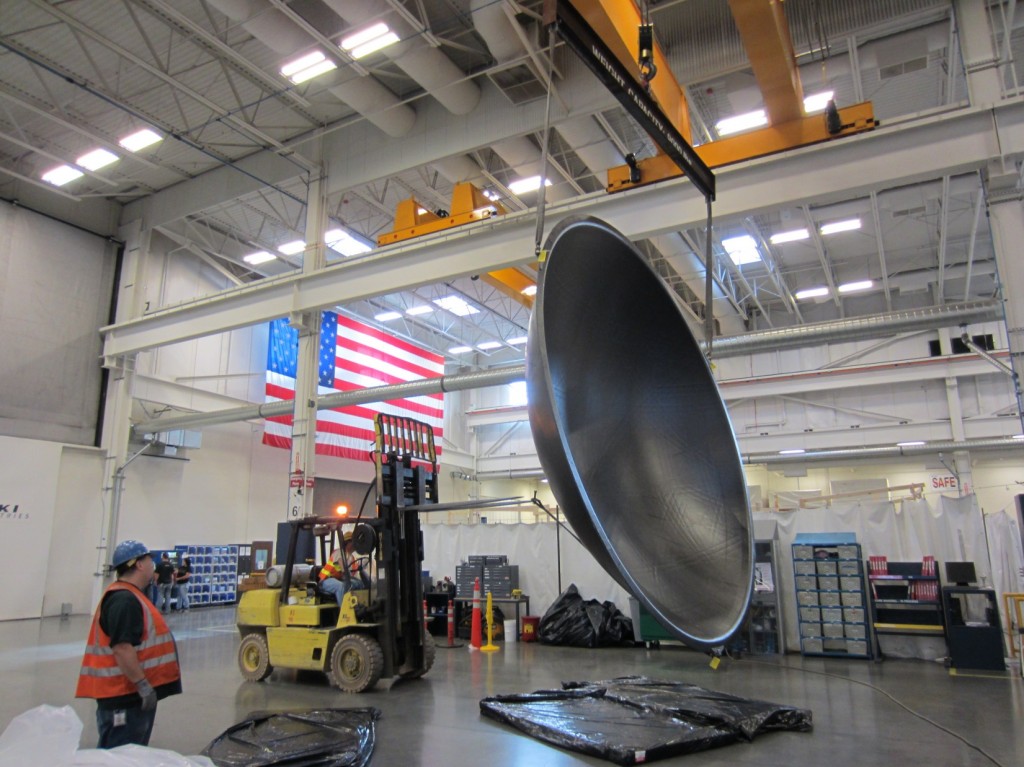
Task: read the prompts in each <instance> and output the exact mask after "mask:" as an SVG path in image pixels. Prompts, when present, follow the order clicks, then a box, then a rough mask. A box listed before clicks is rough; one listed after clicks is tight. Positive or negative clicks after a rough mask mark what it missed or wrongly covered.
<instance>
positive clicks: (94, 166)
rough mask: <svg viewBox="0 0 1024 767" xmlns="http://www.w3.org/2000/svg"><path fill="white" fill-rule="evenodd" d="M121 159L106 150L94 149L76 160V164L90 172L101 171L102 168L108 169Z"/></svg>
mask: <svg viewBox="0 0 1024 767" xmlns="http://www.w3.org/2000/svg"><path fill="white" fill-rule="evenodd" d="M119 159H121V158H120V157H118V156H117V155H116V154H114V153H113V152H108V151H107V150H106V149H93V150H92V151H91V152H86V153H85V154H83V155H82V156H81V157H79V158H78V159H77V160H75V164H76V165H80V166H82V167H83V168H87V169H88V170H99V169H100V168H105V167H107V166H108V165H110V163H112V162H117V161H118V160H119Z"/></svg>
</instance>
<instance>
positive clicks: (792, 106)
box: [729, 0, 804, 125]
mask: <svg viewBox="0 0 1024 767" xmlns="http://www.w3.org/2000/svg"><path fill="white" fill-rule="evenodd" d="M729 10H731V11H732V17H733V20H734V21H735V22H736V27H737V28H738V29H739V31H740V37H741V38H742V39H743V47H744V48H745V49H746V51H747V58H748V59H750V65H751V67H753V69H754V78H755V79H756V80H757V86H758V87H759V88H760V89H761V96H762V97H763V98H764V110H765V112H766V113H767V115H768V124H769V125H780V124H781V123H787V122H791V121H793V120H799V119H801V118H802V117H803V116H804V89H803V86H801V84H800V71H799V70H798V69H797V66H796V53H795V52H794V51H793V41H792V39H791V38H790V36H789V24H787V23H786V15H785V13H784V11H783V9H782V0H729Z"/></svg>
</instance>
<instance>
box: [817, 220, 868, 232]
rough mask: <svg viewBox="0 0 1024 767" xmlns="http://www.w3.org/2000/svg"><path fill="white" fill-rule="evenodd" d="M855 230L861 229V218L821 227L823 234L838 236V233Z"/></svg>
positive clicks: (835, 222)
mask: <svg viewBox="0 0 1024 767" xmlns="http://www.w3.org/2000/svg"><path fill="white" fill-rule="evenodd" d="M854 229H860V219H859V218H848V219H846V220H845V221H833V222H832V223H831V224H825V225H824V226H823V227H821V233H822V234H823V235H826V234H836V233H837V232H850V231H852V230H854Z"/></svg>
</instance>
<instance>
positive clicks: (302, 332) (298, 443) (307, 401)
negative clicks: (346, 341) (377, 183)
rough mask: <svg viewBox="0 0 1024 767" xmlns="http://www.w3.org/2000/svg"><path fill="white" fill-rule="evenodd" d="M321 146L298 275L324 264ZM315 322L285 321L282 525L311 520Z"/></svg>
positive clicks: (306, 317) (309, 315)
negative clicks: (295, 345)
mask: <svg viewBox="0 0 1024 767" xmlns="http://www.w3.org/2000/svg"><path fill="white" fill-rule="evenodd" d="M322 142H323V139H322V137H321V139H319V140H318V141H317V142H316V151H317V158H316V159H317V162H318V163H319V172H318V173H317V174H316V176H315V177H313V178H310V183H309V195H308V197H307V200H306V234H305V240H306V249H305V252H304V253H303V257H302V271H303V273H304V274H309V273H312V272H315V271H318V270H320V269H322V268H323V266H324V263H325V261H326V258H325V246H324V233H325V231H326V228H327V227H326V224H327V199H326V190H327V178H326V170H325V168H324V165H323V161H322V158H321V157H320V156H319V155H320V151H321V148H322ZM320 316H321V313H320V312H304V313H302V314H299V315H296V316H293V317H291V318H290V320H289V322H290V324H291V325H292V327H295V328H297V329H298V331H299V355H298V365H297V370H296V375H295V410H294V412H293V421H292V455H291V473H290V475H289V489H288V514H287V519H295V518H297V517H307V516H311V515H312V514H313V493H314V488H313V482H314V480H315V477H316V414H317V405H316V403H317V399H318V380H319V354H320Z"/></svg>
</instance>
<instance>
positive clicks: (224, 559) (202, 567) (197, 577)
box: [174, 544, 238, 606]
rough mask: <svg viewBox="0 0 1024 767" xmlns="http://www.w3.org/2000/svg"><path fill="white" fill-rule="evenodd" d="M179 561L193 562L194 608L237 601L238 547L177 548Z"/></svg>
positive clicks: (192, 602)
mask: <svg viewBox="0 0 1024 767" xmlns="http://www.w3.org/2000/svg"><path fill="white" fill-rule="evenodd" d="M174 549H175V551H177V552H178V561H179V562H180V561H181V558H182V557H188V558H189V559H190V560H191V562H192V578H191V579H190V580H189V584H190V586H189V592H188V598H189V603H190V604H191V605H193V606H200V605H217V604H231V603H233V602H235V601H237V599H238V546H234V545H231V546H207V545H204V544H188V545H183V546H175V547H174Z"/></svg>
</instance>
